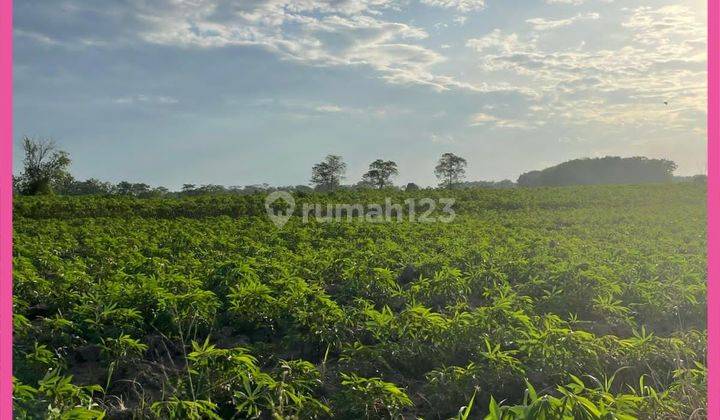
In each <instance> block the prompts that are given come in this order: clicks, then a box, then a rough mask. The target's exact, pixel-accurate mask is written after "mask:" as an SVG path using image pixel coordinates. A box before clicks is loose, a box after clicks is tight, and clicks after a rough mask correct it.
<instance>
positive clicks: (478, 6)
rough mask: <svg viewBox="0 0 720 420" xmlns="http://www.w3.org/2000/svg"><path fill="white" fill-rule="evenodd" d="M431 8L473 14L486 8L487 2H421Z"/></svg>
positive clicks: (459, 0)
mask: <svg viewBox="0 0 720 420" xmlns="http://www.w3.org/2000/svg"><path fill="white" fill-rule="evenodd" d="M420 2H422V3H424V4H427V5H429V6H435V7H441V8H443V9H454V10H457V11H458V12H473V11H478V10H482V9H484V8H485V0H420Z"/></svg>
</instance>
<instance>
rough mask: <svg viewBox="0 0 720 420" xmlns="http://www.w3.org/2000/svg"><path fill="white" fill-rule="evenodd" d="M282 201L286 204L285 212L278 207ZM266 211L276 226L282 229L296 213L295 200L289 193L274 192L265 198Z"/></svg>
mask: <svg viewBox="0 0 720 420" xmlns="http://www.w3.org/2000/svg"><path fill="white" fill-rule="evenodd" d="M281 200H282V201H284V202H285V210H280V209H279V208H278V206H277V205H276V203H279V202H280V201H281ZM265 211H266V212H267V215H268V217H269V218H270V220H271V221H272V222H273V223H274V224H275V226H277V227H278V228H282V227H283V226H285V224H286V223H287V222H288V220H290V218H291V217H292V215H293V213H294V212H295V199H294V198H293V196H292V194H290V193H289V192H287V191H274V192H272V193H270V194H268V196H267V197H265Z"/></svg>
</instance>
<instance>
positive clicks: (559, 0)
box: [545, 0, 585, 6]
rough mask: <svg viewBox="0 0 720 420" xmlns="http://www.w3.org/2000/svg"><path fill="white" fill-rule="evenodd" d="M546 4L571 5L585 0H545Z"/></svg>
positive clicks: (576, 4)
mask: <svg viewBox="0 0 720 420" xmlns="http://www.w3.org/2000/svg"><path fill="white" fill-rule="evenodd" d="M545 3H547V4H570V5H573V6H579V5H581V4H583V3H585V0H545Z"/></svg>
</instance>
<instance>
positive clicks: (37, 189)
mask: <svg viewBox="0 0 720 420" xmlns="http://www.w3.org/2000/svg"><path fill="white" fill-rule="evenodd" d="M23 147H24V149H25V159H24V162H23V163H24V168H23V172H22V173H21V174H20V175H18V176H13V192H14V193H15V194H17V195H42V194H59V195H121V196H132V197H139V198H152V197H168V196H170V197H172V196H175V197H182V196H197V195H209V194H237V195H246V194H254V193H259V192H267V191H272V190H286V191H294V192H305V193H307V192H312V191H332V190H335V189H383V188H395V189H404V190H419V189H421V187H419V186H418V185H417V184H415V183H412V182H411V183H408V184H407V185H405V186H395V185H394V184H393V178H394V177H396V176H397V175H398V174H399V170H398V167H397V164H396V163H395V162H393V161H390V160H382V159H377V160H375V161H374V162H372V163H371V164H370V165H369V168H368V171H367V173H365V174H364V175H363V178H362V180H361V181H360V182H358V183H356V184H343V183H342V182H341V181H342V180H343V179H344V178H345V170H346V167H347V165H346V164H345V163H344V162H343V159H342V157H341V156H337V155H328V156H327V157H326V158H325V159H324V160H323V161H322V162H319V163H317V164H316V165H314V166H313V167H312V177H311V179H310V183H311V184H312V186H308V185H290V186H280V187H273V186H270V185H268V184H259V185H245V186H230V187H226V186H223V185H216V184H206V185H196V184H184V185H183V187H182V189H181V190H180V191H170V190H169V189H168V188H165V187H162V186H160V187H152V186H150V185H148V184H146V183H141V182H140V183H138V182H127V181H122V182H119V183H117V184H113V183H110V182H103V181H100V180H97V179H94V178H90V179H87V180H84V181H81V180H77V179H75V178H74V177H73V176H72V175H71V174H70V171H69V168H70V163H71V160H70V156H69V154H68V153H67V152H65V151H62V150H59V149H57V148H56V147H55V145H54V143H53V142H52V141H43V140H40V141H38V140H33V139H30V138H27V137H26V138H24V139H23ZM466 167H467V160H466V159H464V158H462V157H460V156H456V155H454V154H452V153H444V154H443V155H442V156H441V157H440V159H439V161H438V164H437V166H436V167H435V168H434V170H435V175H436V176H437V178H438V180H439V185H438V188H449V189H464V188H495V189H497V188H516V187H552V186H570V185H595V184H644V183H666V182H705V181H706V178H707V177H706V176H705V175H695V176H684V177H683V176H674V175H673V172H674V171H675V169H676V168H677V165H676V164H675V162H673V161H671V160H667V159H649V158H646V157H640V156H638V157H630V158H622V157H618V156H606V157H602V158H585V159H575V160H570V161H567V162H564V163H561V164H559V165H555V166H551V167H549V168H546V169H543V170H539V171H530V172H526V173H524V174H522V175H520V177H519V178H518V179H517V181H516V182H513V181H511V180H509V179H506V180H502V181H465V168H466Z"/></svg>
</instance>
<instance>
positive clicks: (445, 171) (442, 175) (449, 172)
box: [435, 153, 467, 188]
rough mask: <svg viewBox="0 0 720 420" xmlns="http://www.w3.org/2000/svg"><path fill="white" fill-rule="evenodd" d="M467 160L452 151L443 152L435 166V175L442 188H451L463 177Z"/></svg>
mask: <svg viewBox="0 0 720 420" xmlns="http://www.w3.org/2000/svg"><path fill="white" fill-rule="evenodd" d="M465 167H467V161H466V160H465V159H463V158H461V157H460V156H457V155H454V154H452V153H443V155H442V156H440V160H439V161H438V164H437V166H435V176H436V177H437V178H438V179H439V180H440V186H441V187H443V188H453V187H454V186H455V185H457V184H458V183H459V182H460V181H461V180H462V179H464V178H465Z"/></svg>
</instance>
